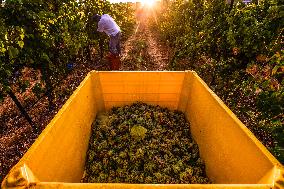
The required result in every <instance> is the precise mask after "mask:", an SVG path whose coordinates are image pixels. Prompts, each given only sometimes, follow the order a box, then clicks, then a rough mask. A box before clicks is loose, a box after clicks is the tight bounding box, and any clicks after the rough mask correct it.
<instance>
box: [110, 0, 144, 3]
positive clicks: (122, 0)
mask: <svg viewBox="0 0 284 189" xmlns="http://www.w3.org/2000/svg"><path fill="white" fill-rule="evenodd" d="M109 1H110V2H112V3H117V2H137V1H139V0H109Z"/></svg>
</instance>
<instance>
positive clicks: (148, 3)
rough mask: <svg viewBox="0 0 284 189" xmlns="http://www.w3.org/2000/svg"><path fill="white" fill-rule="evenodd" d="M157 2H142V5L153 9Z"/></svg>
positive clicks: (153, 0)
mask: <svg viewBox="0 0 284 189" xmlns="http://www.w3.org/2000/svg"><path fill="white" fill-rule="evenodd" d="M155 2H156V1H155V0H141V3H142V5H143V6H148V7H153V6H154V4H155Z"/></svg>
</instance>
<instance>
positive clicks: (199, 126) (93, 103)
mask: <svg viewBox="0 0 284 189" xmlns="http://www.w3.org/2000/svg"><path fill="white" fill-rule="evenodd" d="M135 101H143V102H146V103H150V104H158V105H161V106H165V107H168V108H170V109H179V110H181V111H183V112H184V113H185V114H186V117H187V119H188V120H189V121H190V123H191V132H192V135H193V137H194V139H195V140H196V142H197V143H198V145H199V149H200V154H201V157H202V158H203V160H204V161H205V163H206V172H207V175H208V177H209V178H210V179H211V180H212V181H213V182H214V183H215V184H208V185H198V184H197V185H192V184H189V185H143V184H140V185H135V184H80V183H79V182H80V179H81V177H82V175H83V171H84V163H85V156H86V151H87V148H88V140H89V137H90V131H91V124H92V122H93V121H94V119H95V117H96V114H97V113H98V112H100V111H104V110H108V109H110V108H111V107H113V106H121V105H126V104H130V103H132V102H135ZM29 187H30V188H43V189H45V188H62V189H65V188H66V189H67V188H68V189H69V188H78V189H81V188H87V189H89V188H90V189H91V188H119V189H120V188H121V189H122V188H141V189H142V188H143V189H144V188H154V187H156V188H157V187H159V188H167V189H168V188H257V189H261V188H263V189H264V188H267V189H271V188H275V189H280V188H284V173H283V166H282V165H281V164H280V163H279V162H278V161H277V160H276V159H275V158H274V157H273V156H272V155H271V154H270V153H269V152H268V150H267V149H266V148H265V147H264V146H263V145H262V144H261V143H260V142H259V141H258V140H257V139H256V138H255V136H254V135H253V134H252V133H251V132H250V131H249V130H248V129H247V128H246V127H245V126H244V125H243V124H242V123H241V122H240V121H239V120H238V119H237V118H236V116H235V115H234V114H233V113H232V112H231V111H230V110H229V109H228V108H227V107H226V106H225V105H224V104H223V103H222V101H221V100H220V99H219V98H218V97H217V96H216V95H215V94H214V93H213V92H212V91H211V90H210V89H209V88H208V87H207V85H206V84H205V83H204V82H203V81H202V80H201V79H200V78H199V77H198V76H197V74H196V73H195V72H192V71H185V72H96V71H93V72H91V73H90V74H88V76H87V77H86V78H85V80H84V81H83V82H82V83H81V85H80V87H79V88H78V89H77V90H76V91H75V92H74V94H73V95H72V96H71V97H70V99H69V100H68V101H67V102H66V104H65V105H64V106H63V107H62V109H61V110H60V111H59V112H58V114H57V115H56V116H55V118H54V119H53V120H52V121H51V123H50V124H49V125H48V126H47V127H46V129H45V130H44V131H43V132H42V134H41V135H40V136H39V138H38V139H37V140H36V142H35V143H34V144H33V145H32V147H31V148H30V149H29V151H28V152H27V153H26V154H25V155H24V156H23V158H22V159H21V160H20V161H19V163H18V164H17V165H16V166H14V167H13V169H12V170H11V171H10V173H9V174H8V175H7V177H6V178H5V180H4V181H3V183H2V188H29Z"/></svg>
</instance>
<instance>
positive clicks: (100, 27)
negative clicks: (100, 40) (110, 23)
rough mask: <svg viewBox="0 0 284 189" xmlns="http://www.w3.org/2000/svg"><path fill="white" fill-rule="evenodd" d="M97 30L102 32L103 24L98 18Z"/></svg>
mask: <svg viewBox="0 0 284 189" xmlns="http://www.w3.org/2000/svg"><path fill="white" fill-rule="evenodd" d="M97 31H98V32H104V24H103V22H102V20H100V21H99V23H98V29H97Z"/></svg>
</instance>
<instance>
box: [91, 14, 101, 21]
mask: <svg viewBox="0 0 284 189" xmlns="http://www.w3.org/2000/svg"><path fill="white" fill-rule="evenodd" d="M93 19H94V21H95V22H99V21H100V19H101V16H100V15H98V14H95V15H94V16H93Z"/></svg>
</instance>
